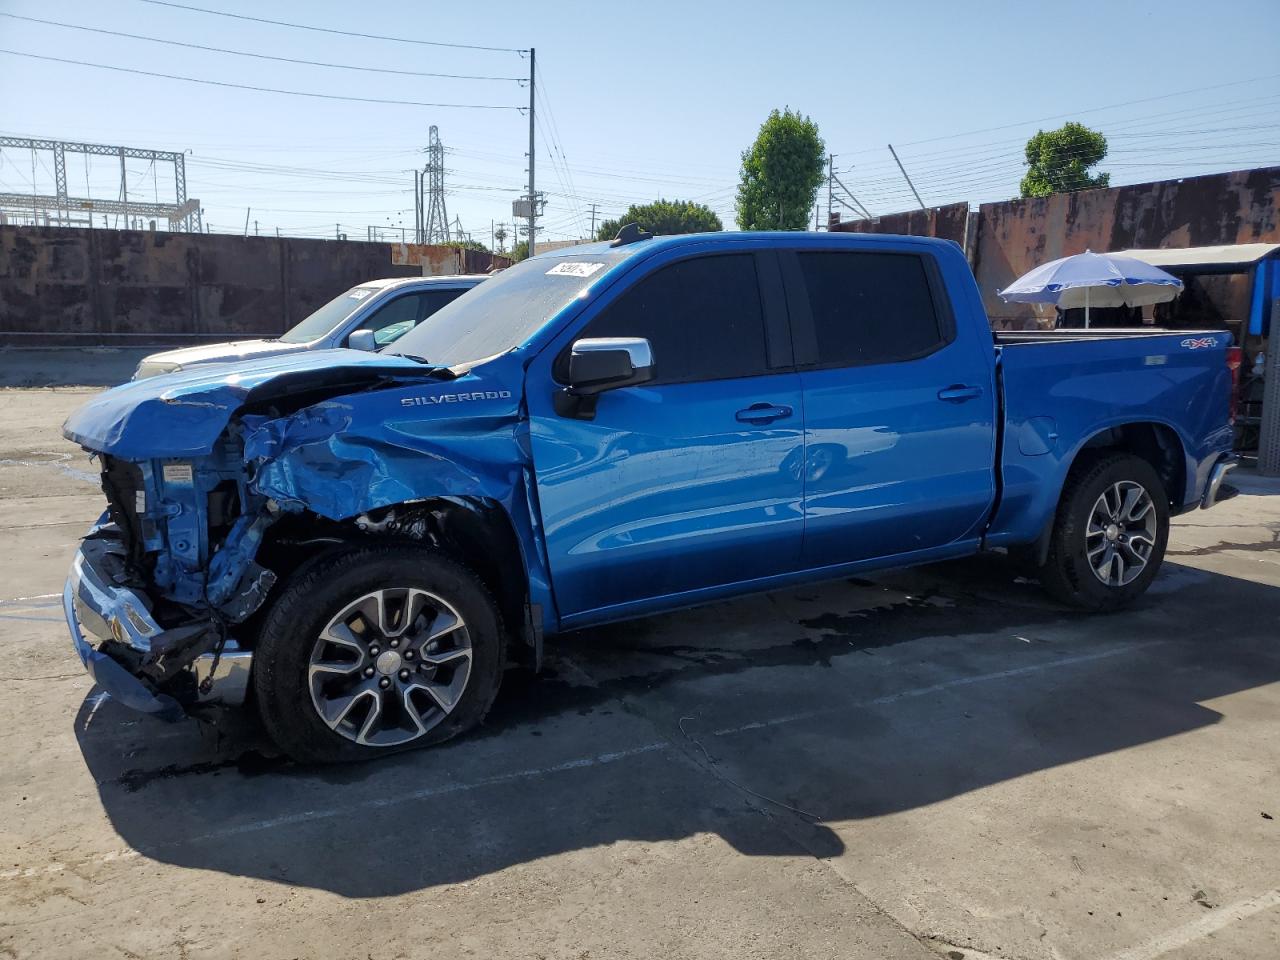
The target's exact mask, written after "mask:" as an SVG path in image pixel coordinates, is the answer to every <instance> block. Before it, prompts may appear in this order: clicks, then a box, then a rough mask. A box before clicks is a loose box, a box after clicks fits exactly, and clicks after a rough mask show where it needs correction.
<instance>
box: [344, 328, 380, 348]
mask: <svg viewBox="0 0 1280 960" xmlns="http://www.w3.org/2000/svg"><path fill="white" fill-rule="evenodd" d="M347 346H348V347H350V348H351V349H352V350H363V351H365V352H366V353H373V352H374V351H375V350H377V349H378V341H377V340H376V339H375V338H374V335H373V331H372V330H355V331H353V332H352V334H351V336H349V337H347Z"/></svg>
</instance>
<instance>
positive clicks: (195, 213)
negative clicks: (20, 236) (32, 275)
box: [0, 137, 201, 233]
mask: <svg viewBox="0 0 1280 960" xmlns="http://www.w3.org/2000/svg"><path fill="white" fill-rule="evenodd" d="M5 150H10V151H14V150H17V151H21V152H29V153H30V156H31V168H32V174H31V179H30V180H29V181H28V182H29V183H30V184H31V193H3V192H0V215H3V216H4V217H6V218H7V217H8V216H10V215H13V216H16V217H19V218H26V219H30V221H31V222H32V223H33V224H38V223H40V221H41V220H42V219H43V221H44V223H45V224H56V225H57V226H88V227H93V226H94V222H93V215H94V214H95V213H100V214H102V215H103V226H105V225H106V217H107V215H108V214H113V215H115V217H116V220H117V222H119V221H120V220H121V219H123V223H122V224H121V225H122V226H123V227H124V228H125V229H126V230H128V229H129V228H130V227H131V226H132V224H133V222H134V221H135V220H136V219H137V218H139V217H143V218H149V217H155V218H156V219H164V220H167V221H168V223H169V229H170V230H175V231H178V230H194V231H195V232H197V233H199V232H200V226H201V225H200V219H199V218H200V201H199V200H190V199H188V198H187V168H186V157H185V156H184V155H183V154H181V153H172V152H170V151H167V150H149V149H143V148H141V147H121V146H115V145H113V144H105V143H73V142H70V141H66V140H36V139H31V138H28V137H0V163H3V162H4V160H6V159H8V160H9V162H10V163H12V159H10V158H6V157H5V156H4V151H5ZM46 153H47V154H51V155H52V160H53V191H52V192H51V193H50V192H46V193H40V192H39V190H38V189H37V185H36V175H35V165H36V159H37V156H39V155H41V154H46ZM67 154H72V155H79V156H83V158H84V163H83V167H82V169H83V170H84V172H85V180H86V183H85V192H84V195H83V196H77V195H75V194H73V193H72V192H71V188H69V187H68V182H67ZM92 157H110V158H111V159H112V160H113V161H118V162H119V164H120V184H119V188H118V193H117V195H116V197H115V198H111V199H109V198H106V197H90V196H89V186H88V178H89V163H90V158H92ZM129 160H147V161H149V162H150V163H151V165H152V168H153V169H154V168H155V165H156V164H157V163H163V164H173V202H172V203H161V202H160V198H159V196H158V193H157V196H155V197H154V198H153V202H151V203H147V202H146V201H140V200H136V199H132V198H130V196H129V183H128V176H127V174H128V172H129V171H128V167H127V164H128V161H129ZM40 163H41V164H42V165H44V163H45V161H44V160H43V159H41V160H40ZM46 168H47V167H46ZM157 190H158V185H157Z"/></svg>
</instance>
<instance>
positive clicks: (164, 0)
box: [142, 0, 528, 53]
mask: <svg viewBox="0 0 1280 960" xmlns="http://www.w3.org/2000/svg"><path fill="white" fill-rule="evenodd" d="M142 2H143V3H150V4H154V5H155V6H158V7H173V8H174V9H176V10H189V11H191V12H193V13H207V14H210V15H212V16H215V17H231V18H232V19H235V20H251V21H253V22H254V23H269V24H271V25H272V26H276V27H292V28H293V29H295V30H313V31H315V32H316V33H336V34H337V35H338V36H342V37H361V38H363V39H365V40H390V41H392V42H394V43H413V44H417V45H419V46H425V47H452V48H453V49H455V50H488V51H491V52H493V53H528V51H527V50H522V49H520V48H519V47H482V46H478V45H476V44H473V43H444V42H443V41H440V40H413V39H410V38H408V37H388V36H384V35H383V34H378V33H356V32H355V31H352V30H335V29H333V28H331V27H315V26H312V25H311V24H308V23H289V22H288V21H285V20H268V19H266V18H265V17H250V16H248V15H246V14H243V13H229V12H227V11H226V10H208V9H206V8H205V7H192V6H188V5H187V4H185V3H170V2H169V0H142Z"/></svg>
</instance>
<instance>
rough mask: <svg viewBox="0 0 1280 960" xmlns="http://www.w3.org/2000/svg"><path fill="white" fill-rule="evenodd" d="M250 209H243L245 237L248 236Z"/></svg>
mask: <svg viewBox="0 0 1280 960" xmlns="http://www.w3.org/2000/svg"><path fill="white" fill-rule="evenodd" d="M250 209H251V208H249V207H245V208H244V235H245V236H246V237H247V236H248V235H249V210H250Z"/></svg>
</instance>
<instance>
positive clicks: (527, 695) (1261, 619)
mask: <svg viewBox="0 0 1280 960" xmlns="http://www.w3.org/2000/svg"><path fill="white" fill-rule="evenodd" d="M1278 617H1280V589H1277V588H1272V587H1268V586H1265V585H1261V584H1258V583H1254V582H1251V581H1247V580H1242V579H1237V578H1233V577H1228V576H1223V575H1219V574H1213V573H1207V572H1204V571H1201V570H1198V569H1193V568H1190V567H1183V566H1179V565H1177V564H1173V563H1170V564H1167V565H1166V568H1165V572H1164V573H1163V574H1162V577H1161V580H1160V582H1159V583H1158V584H1157V589H1156V590H1153V592H1152V593H1151V594H1149V595H1148V596H1147V597H1146V598H1144V599H1143V601H1141V603H1140V604H1139V605H1138V606H1136V607H1135V608H1134V609H1132V610H1129V611H1126V612H1124V613H1120V614H1113V615H1111V616H1108V617H1092V616H1086V615H1082V614H1078V613H1072V612H1069V611H1066V610H1064V609H1063V608H1060V607H1057V606H1054V605H1053V604H1051V603H1049V602H1048V601H1047V600H1044V599H1042V598H1041V596H1040V594H1039V591H1038V588H1037V587H1036V586H1035V585H1034V584H1031V583H1028V582H1027V581H1025V580H1023V579H1022V578H1020V577H1018V576H1017V574H1016V571H1014V570H1013V568H1012V567H1011V566H1010V565H1008V564H1006V563H1005V562H1003V561H1002V560H1001V559H1000V558H980V559H973V560H969V561H965V562H962V563H952V564H946V565H940V566H936V567H931V568H924V569H921V570H917V571H908V572H904V573H901V574H895V575H890V576H887V577H883V578H877V580H876V581H874V582H872V581H862V580H855V581H842V582H839V583H834V584H827V585H822V586H816V587H808V588H804V589H800V590H793V591H785V592H780V593H776V594H770V595H766V596H762V597H754V598H748V599H745V600H740V601H735V602H730V603H721V604H716V605H713V606H710V607H706V608H702V609H700V610H696V611H687V612H683V613H677V614H669V615H664V616H662V617H655V618H651V619H649V620H645V621H639V622H636V623H631V624H624V625H618V626H614V627H609V628H600V629H596V630H592V631H583V632H580V633H578V634H574V635H570V636H567V637H563V638H560V640H558V641H557V642H556V643H555V645H554V653H553V655H552V657H551V663H550V668H549V670H548V671H547V673H546V674H544V675H543V676H542V677H540V678H533V677H532V676H530V675H528V674H525V673H521V672H518V671H517V672H512V673H510V674H509V675H508V677H507V683H506V685H505V686H504V690H503V693H502V694H501V696H500V697H499V702H498V703H497V705H496V706H495V709H494V711H493V712H492V714H491V715H490V717H489V720H488V721H487V722H486V724H485V726H484V727H483V728H482V729H481V730H480V731H478V732H477V733H475V734H473V735H471V736H468V737H464V738H463V739H461V740H459V741H456V742H454V743H451V744H448V745H446V746H444V747H442V748H437V749H435V750H432V751H426V752H419V753H411V754H405V755H400V756H395V757H390V758H386V759H384V760H380V761H377V762H374V763H369V764H363V765H358V766H351V767H343V768H326V769H314V768H302V767H298V766H296V765H293V764H291V763H289V762H287V761H285V760H283V759H279V758H274V757H273V756H272V755H271V752H270V750H269V748H267V747H266V745H265V744H264V743H263V742H262V740H261V734H260V732H259V731H257V729H256V727H255V726H254V725H253V724H251V723H248V722H246V721H244V720H243V719H241V720H238V721H235V722H228V723H224V724H221V725H219V726H216V727H208V726H198V725H196V724H195V723H186V724H182V725H178V726H175V727H166V726H164V725H160V724H156V723H153V722H151V721H147V720H138V719H137V718H136V717H135V716H134V715H131V714H128V713H127V712H126V711H123V710H121V709H120V708H119V707H118V706H117V705H115V704H114V703H111V702H110V701H107V700H103V699H102V698H101V697H99V696H96V695H94V694H91V695H90V697H89V698H88V699H87V700H86V701H85V704H84V706H83V707H82V709H81V711H80V713H79V715H78V716H77V719H76V734H77V737H78V739H79V742H80V746H81V750H82V752H83V755H84V758H85V761H86V763H87V765H88V767H89V769H90V771H91V772H92V774H93V776H94V778H95V781H96V782H97V784H98V789H99V794H100V797H101V801H102V803H103V806H104V808H105V810H106V813H107V815H108V816H109V817H110V819H111V822H112V824H113V826H114V827H115V829H116V830H117V831H118V832H119V834H120V836H121V837H122V838H123V840H124V841H125V842H126V843H128V844H129V845H130V846H131V847H133V848H134V849H136V850H137V851H139V852H140V853H141V854H142V855H143V856H145V857H150V858H154V859H156V860H160V861H163V862H166V863H172V864H177V865H181V866H187V867H193V868H199V869H204V870H217V871H222V872H225V873H227V874H229V875H234V876H252V877H261V878H268V879H275V880H278V881H280V882H284V883H289V884H296V885H301V886H306V887H314V888H320V889H325V890H329V891H332V892H335V893H338V894H340V895H343V896H350V897H371V896H385V895H395V894H400V893H404V892H406V891H409V890H414V889H421V888H425V887H430V886H435V885H440V884H449V883H459V882H465V881H469V880H473V879H476V878H478V877H483V876H484V875H486V874H490V873H493V872H495V871H499V870H503V869H505V868H508V867H512V866H516V865H520V864H532V863H534V862H535V861H537V860H539V859H541V858H545V857H549V856H554V855H559V854H564V853H570V852H573V851H588V850H592V849H595V848H603V847H608V846H610V845H614V844H621V843H625V842H641V843H654V842H661V841H671V840H678V839H681V838H684V837H689V836H693V835H695V834H699V833H711V834H717V835H719V836H720V837H722V838H723V839H724V840H725V841H726V842H727V843H728V844H730V845H731V846H732V847H733V848H735V849H736V850H738V851H739V852H742V853H745V854H748V855H753V856H794V855H796V854H803V853H809V854H812V855H819V856H834V855H839V854H840V853H842V852H843V850H844V847H843V844H842V843H841V841H840V839H839V837H838V835H837V834H836V833H835V831H834V830H832V829H831V828H830V827H829V826H827V824H837V823H839V822H841V821H849V820H857V819H860V818H866V817H874V816H880V815H884V814H888V813H894V812H898V811H903V810H909V809H913V808H917V807H920V806H922V805H926V804H931V803H936V802H939V801H943V800H946V799H948V798H950V797H954V796H958V795H961V794H963V793H967V792H969V791H973V790H976V789H980V788H982V787H985V786H989V785H991V784H995V783H999V782H1002V781H1005V780H1009V779H1012V778H1016V777H1021V776H1025V775H1027V774H1030V773H1034V772H1036V771H1039V770H1045V769H1049V768H1052V767H1056V766H1060V765H1063V764H1068V763H1072V762H1075V761H1078V760H1083V759H1087V758H1089V757H1095V756H1100V755H1103V754H1106V753H1110V752H1112V751H1116V750H1122V749H1126V748H1131V747H1134V746H1138V745H1140V744H1144V743H1149V742H1152V741H1156V740H1160V739H1162V738H1166V737H1170V736H1173V735H1176V734H1180V733H1185V732H1187V731H1190V730H1194V729H1197V728H1199V727H1203V726H1206V725H1209V724H1213V723H1215V722H1217V721H1218V720H1219V719H1220V714H1219V713H1217V712H1216V711H1214V710H1212V709H1209V708H1207V707H1205V706H1202V705H1201V703H1202V702H1203V701H1208V700H1212V699H1213V698H1216V697H1221V696H1224V695H1226V694H1230V693H1232V692H1236V691H1239V690H1244V689H1248V688H1252V687H1256V686H1260V685H1263V684H1267V683H1271V682H1274V681H1276V680H1278V679H1280V652H1278V651H1277V650H1276V649H1275V648H1274V646H1273V639H1272V637H1273V631H1274V624H1275V623H1276V621H1277V618H1278ZM787 717H791V719H789V720H787V719H785V718H787ZM779 720H782V722H779ZM797 811H801V812H803V813H804V814H810V815H811V816H804V815H802V813H798V812H797ZM784 821H785V822H784ZM611 855H616V856H623V855H624V853H623V851H622V850H621V848H618V850H617V851H615V853H613V854H611Z"/></svg>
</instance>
